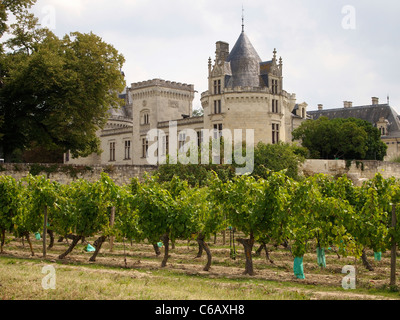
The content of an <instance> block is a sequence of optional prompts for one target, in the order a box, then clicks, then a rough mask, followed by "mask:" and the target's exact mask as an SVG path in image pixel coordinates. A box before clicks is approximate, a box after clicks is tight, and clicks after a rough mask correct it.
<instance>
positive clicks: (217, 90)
mask: <svg viewBox="0 0 400 320" xmlns="http://www.w3.org/2000/svg"><path fill="white" fill-rule="evenodd" d="M214 94H221V80H215V81H214Z"/></svg>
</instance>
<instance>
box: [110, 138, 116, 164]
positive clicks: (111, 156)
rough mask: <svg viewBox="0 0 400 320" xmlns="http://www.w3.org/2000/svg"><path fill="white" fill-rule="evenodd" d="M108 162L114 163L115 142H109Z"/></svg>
mask: <svg viewBox="0 0 400 320" xmlns="http://www.w3.org/2000/svg"><path fill="white" fill-rule="evenodd" d="M110 161H115V142H110Z"/></svg>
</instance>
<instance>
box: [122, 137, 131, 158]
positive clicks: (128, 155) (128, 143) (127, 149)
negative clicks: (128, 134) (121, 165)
mask: <svg viewBox="0 0 400 320" xmlns="http://www.w3.org/2000/svg"><path fill="white" fill-rule="evenodd" d="M130 159H131V140H126V141H125V159H124V160H130Z"/></svg>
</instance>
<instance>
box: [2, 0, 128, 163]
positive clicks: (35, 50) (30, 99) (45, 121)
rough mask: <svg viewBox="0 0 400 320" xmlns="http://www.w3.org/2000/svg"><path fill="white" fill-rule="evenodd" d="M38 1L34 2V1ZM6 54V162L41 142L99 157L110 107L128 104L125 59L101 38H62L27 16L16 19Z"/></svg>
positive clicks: (76, 35) (78, 35)
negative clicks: (123, 97) (124, 92)
mask: <svg viewBox="0 0 400 320" xmlns="http://www.w3.org/2000/svg"><path fill="white" fill-rule="evenodd" d="M30 2H32V1H30ZM16 17H17V23H16V24H13V25H11V26H10V35H11V38H9V39H8V40H7V41H5V42H4V43H3V44H4V45H5V47H6V48H7V51H6V52H4V53H2V54H1V55H0V72H1V73H0V78H1V80H2V86H1V87H0V116H3V118H4V119H3V120H4V121H3V124H2V125H0V132H1V133H2V134H4V137H3V141H2V144H3V149H4V153H5V157H6V160H7V158H10V155H11V154H12V152H13V151H14V150H15V149H17V148H19V149H24V148H26V147H28V146H30V145H31V144H32V143H35V144H36V145H38V146H46V147H47V148H49V149H52V148H57V149H59V148H61V149H62V151H64V152H66V151H67V150H70V151H71V154H72V156H74V157H77V156H87V155H89V154H91V153H93V152H97V153H99V152H100V151H101V150H100V141H99V139H98V137H97V136H96V132H97V131H98V130H99V129H101V128H102V127H103V126H104V125H105V123H106V122H107V119H108V110H109V108H110V107H115V108H118V107H120V105H121V104H122V100H121V99H119V93H120V92H122V90H123V89H124V87H125V80H124V77H123V74H122V73H121V71H120V70H121V68H122V65H123V63H124V62H125V60H124V57H123V56H122V55H121V54H120V53H118V51H117V50H116V49H115V48H114V47H113V46H112V45H110V44H107V43H105V42H104V41H103V40H102V39H101V38H100V37H99V36H97V35H95V34H93V33H88V34H83V33H79V32H71V33H70V34H68V35H65V36H64V37H63V38H58V37H57V36H56V35H55V34H54V33H52V32H51V31H50V30H48V29H46V28H40V27H39V25H38V19H37V18H35V17H34V16H33V15H32V14H29V13H28V12H26V11H24V12H22V13H19V14H17V15H16Z"/></svg>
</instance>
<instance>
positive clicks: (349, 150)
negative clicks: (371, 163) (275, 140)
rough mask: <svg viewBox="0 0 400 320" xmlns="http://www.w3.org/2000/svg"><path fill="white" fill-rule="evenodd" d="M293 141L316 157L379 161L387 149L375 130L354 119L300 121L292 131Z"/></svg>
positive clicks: (323, 118)
mask: <svg viewBox="0 0 400 320" xmlns="http://www.w3.org/2000/svg"><path fill="white" fill-rule="evenodd" d="M293 140H300V141H301V143H302V146H303V147H305V148H307V149H308V150H309V157H310V158H316V159H346V160H354V159H357V160H383V158H384V157H385V156H386V150H387V146H386V144H385V143H383V142H382V140H381V137H380V134H379V130H378V129H377V128H374V127H373V126H372V124H370V123H369V122H367V121H364V120H361V119H355V118H348V119H341V118H337V119H332V120H329V119H328V118H327V117H321V118H319V119H318V120H315V121H306V122H303V123H302V124H301V126H300V127H298V128H297V129H295V130H294V131H293Z"/></svg>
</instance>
